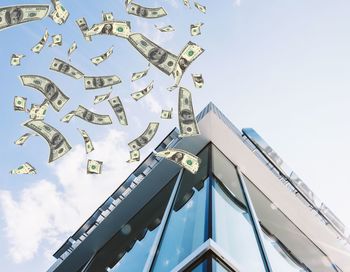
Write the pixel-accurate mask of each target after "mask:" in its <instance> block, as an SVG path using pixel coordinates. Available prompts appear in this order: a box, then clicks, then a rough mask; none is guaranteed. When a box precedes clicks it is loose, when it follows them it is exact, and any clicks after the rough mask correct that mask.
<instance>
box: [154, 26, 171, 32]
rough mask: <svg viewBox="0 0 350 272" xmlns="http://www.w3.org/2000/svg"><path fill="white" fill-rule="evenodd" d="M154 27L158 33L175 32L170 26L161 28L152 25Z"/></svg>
mask: <svg viewBox="0 0 350 272" xmlns="http://www.w3.org/2000/svg"><path fill="white" fill-rule="evenodd" d="M154 27H155V28H156V29H158V30H159V31H160V32H172V31H175V28H173V27H172V26H171V25H167V26H162V27H159V26H157V25H154Z"/></svg>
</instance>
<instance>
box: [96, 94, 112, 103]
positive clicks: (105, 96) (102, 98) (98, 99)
mask: <svg viewBox="0 0 350 272" xmlns="http://www.w3.org/2000/svg"><path fill="white" fill-rule="evenodd" d="M110 95H111V92H109V93H106V94H101V95H96V96H95V99H94V104H98V103H101V102H102V101H105V100H107V99H108V98H109V96H110Z"/></svg>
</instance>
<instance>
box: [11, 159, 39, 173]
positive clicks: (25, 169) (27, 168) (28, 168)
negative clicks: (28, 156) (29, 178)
mask: <svg viewBox="0 0 350 272" xmlns="http://www.w3.org/2000/svg"><path fill="white" fill-rule="evenodd" d="M10 174H12V175H19V174H30V175H35V174H36V169H35V168H34V167H33V166H32V165H31V164H30V163H28V162H26V163H24V164H22V165H20V166H19V167H18V168H16V169H13V170H11V171H10Z"/></svg>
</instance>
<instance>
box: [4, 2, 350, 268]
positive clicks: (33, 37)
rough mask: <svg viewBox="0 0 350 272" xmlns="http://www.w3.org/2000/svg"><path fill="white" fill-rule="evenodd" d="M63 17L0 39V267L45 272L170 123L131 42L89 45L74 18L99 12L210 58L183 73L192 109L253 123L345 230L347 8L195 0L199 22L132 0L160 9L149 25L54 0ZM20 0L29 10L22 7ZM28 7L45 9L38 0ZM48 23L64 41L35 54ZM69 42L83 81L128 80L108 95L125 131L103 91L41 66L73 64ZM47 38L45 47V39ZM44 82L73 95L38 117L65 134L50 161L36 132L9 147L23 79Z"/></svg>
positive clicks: (159, 85)
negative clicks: (88, 117) (90, 166)
mask: <svg viewBox="0 0 350 272" xmlns="http://www.w3.org/2000/svg"><path fill="white" fill-rule="evenodd" d="M61 2H62V4H63V5H64V6H65V8H67V9H68V11H69V12H70V17H69V19H68V21H67V22H66V23H65V24H63V25H61V26H59V25H57V24H55V23H54V22H53V21H52V20H51V19H50V18H45V19H43V20H41V21H36V22H31V23H27V24H22V25H18V26H16V27H12V28H8V29H5V30H2V31H0V41H1V45H0V82H1V85H0V90H1V96H0V124H1V131H2V133H0V144H1V147H2V151H1V154H2V156H0V269H1V271H14V272H17V271H28V272H32V271H46V270H47V269H48V268H49V266H50V265H51V264H52V263H53V262H54V260H55V259H54V258H53V257H52V254H53V253H54V252H55V251H56V250H57V249H58V248H59V247H60V246H61V245H62V243H63V242H64V241H65V240H66V239H67V238H68V237H69V236H70V235H71V234H73V233H74V232H75V230H76V229H77V228H78V227H79V226H80V225H81V224H82V223H83V222H84V221H85V220H86V219H87V218H88V217H89V216H90V215H91V214H92V212H93V211H95V209H96V208H97V207H98V206H99V205H100V204H101V203H102V202H103V201H104V200H105V199H106V198H107V197H108V196H109V195H110V194H111V193H112V192H113V191H114V190H115V189H116V188H117V187H118V185H119V184H120V183H121V182H122V181H123V180H124V179H125V178H126V177H127V176H128V174H129V173H130V172H131V171H132V170H133V169H135V168H136V167H137V165H138V164H137V163H134V164H127V163H126V162H125V161H126V160H127V159H128V155H129V153H128V146H127V143H128V142H130V141H131V140H133V139H134V138H136V137H137V136H139V135H140V134H141V133H142V132H143V131H144V130H145V128H146V127H147V124H148V123H149V122H151V121H156V122H160V127H159V130H158V132H157V134H156V136H155V138H154V139H153V140H152V141H151V142H150V143H149V144H148V145H147V146H146V147H145V148H144V149H142V151H141V155H142V157H141V161H142V160H143V159H144V158H145V157H146V156H147V155H148V154H149V153H150V152H151V151H152V150H153V148H154V147H155V146H156V145H157V144H158V143H159V142H160V141H161V140H162V139H163V138H164V137H165V136H166V135H167V134H168V132H169V131H170V130H171V129H172V128H174V127H176V126H178V121H177V99H178V94H177V92H178V91H177V90H175V91H173V92H168V91H167V87H169V86H171V85H173V78H172V77H169V76H167V75H165V74H163V73H162V72H160V71H159V70H158V69H157V68H155V67H151V69H150V71H149V74H148V75H147V76H146V77H144V78H143V79H141V80H139V81H136V82H134V83H131V81H130V79H131V75H132V73H133V72H138V71H142V70H144V69H145V68H146V67H147V61H146V59H144V58H143V56H142V55H140V54H139V53H138V52H137V50H136V49H134V48H133V47H132V46H131V45H130V44H129V43H128V41H126V40H124V39H120V38H117V37H108V36H96V37H94V38H93V41H92V42H87V41H85V40H84V38H83V36H82V34H81V32H80V30H79V28H78V27H77V25H76V24H75V20H76V19H78V18H80V17H85V18H86V19H87V22H88V24H89V26H90V27H91V25H92V24H94V23H99V22H100V21H101V20H102V18H101V14H102V11H103V12H109V11H111V12H113V14H114V17H115V18H116V19H117V20H129V21H130V22H131V27H132V31H133V32H140V33H143V34H144V35H145V36H147V37H148V38H150V39H151V40H153V41H154V42H156V43H157V44H159V45H161V46H162V47H164V48H166V49H167V50H169V51H170V52H172V53H174V54H179V53H180V52H181V50H182V48H183V47H184V46H185V44H186V43H187V42H188V41H192V42H195V43H197V44H198V45H200V46H201V47H203V48H204V49H205V52H204V53H203V54H202V55H201V56H200V57H199V58H198V59H197V60H195V62H193V63H192V65H191V66H190V67H189V68H188V70H187V71H186V73H185V75H184V77H183V79H182V82H181V85H182V86H184V87H186V88H188V89H189V90H191V92H192V96H193V103H194V109H195V112H196V113H199V112H200V110H201V109H202V108H203V107H205V106H206V105H207V104H208V103H209V102H210V101H212V102H213V103H214V104H216V106H217V107H218V108H219V109H220V110H221V111H222V112H223V113H224V114H225V115H226V116H227V117H228V118H229V119H230V120H231V121H232V122H233V123H234V124H235V125H236V126H237V127H238V128H244V127H252V128H254V129H255V130H256V131H257V132H258V133H259V134H260V135H261V136H262V137H263V138H264V139H265V140H266V141H267V142H268V143H269V144H270V145H271V146H272V147H273V148H274V149H275V150H276V151H277V153H278V154H279V155H280V156H281V157H282V158H283V160H284V161H285V162H286V163H287V164H288V165H289V166H290V167H291V168H292V169H293V170H294V171H295V172H296V173H297V174H298V176H299V177H300V178H302V179H303V181H304V182H305V183H306V184H307V185H308V186H309V187H310V188H311V189H312V190H313V191H314V193H315V194H316V195H317V196H318V197H319V198H320V199H321V200H322V201H323V202H325V203H326V205H327V206H328V207H330V208H331V209H332V210H333V211H334V212H335V214H336V215H337V216H338V217H339V218H340V219H341V220H342V221H343V222H344V223H345V224H346V225H347V226H350V213H349V212H348V207H349V205H350V200H349V197H348V195H349V192H350V185H349V177H348V173H347V170H348V165H349V161H350V160H349V158H348V154H349V153H350V144H349V141H348V139H349V138H350V123H349V122H348V117H349V116H350V107H349V106H348V105H349V102H350V92H349V90H350V77H349V76H348V73H349V71H350V51H349V48H350V36H349V35H348V31H349V28H350V17H349V16H348V10H349V9H350V2H349V1H344V0H339V1H325V0H309V1H301V0H283V1H281V0H240V1H239V0H220V1H209V0H200V3H201V4H204V5H206V6H207V13H206V14H202V13H200V12H199V11H198V10H197V9H195V8H194V7H193V1H190V2H191V6H192V8H190V9H188V8H186V7H185V6H184V5H183V3H182V1H180V0H170V1H165V0H164V1H160V0H158V1H141V0H140V1H138V2H137V3H140V4H142V5H144V6H149V7H158V6H162V7H164V8H165V9H166V11H167V13H168V15H167V16H165V17H162V18H158V19H143V18H138V17H135V16H132V15H129V14H127V13H126V11H125V8H124V1H117V0H104V1H93V0H84V1H83V0H80V1H78V0H76V1H68V0H62V1H61ZM15 3H16V4H28V3H29V1H26V0H16V1H15ZM30 3H33V4H49V3H50V1H48V0H33V1H30ZM13 4H14V1H12V0H0V6H9V5H13ZM199 22H203V23H204V25H203V26H202V30H201V32H202V34H201V35H200V36H196V37H191V35H190V24H194V23H199ZM155 24H156V25H158V26H165V25H168V24H171V25H172V26H173V27H174V28H175V29H176V31H175V32H171V33H161V32H160V31H158V30H157V29H156V28H155V27H154V25H155ZM45 29H47V30H48V32H49V33H50V35H54V34H62V35H63V45H62V46H61V47H53V48H50V47H47V46H46V47H45V48H44V49H43V50H42V52H41V53H40V54H39V55H37V54H34V53H33V52H31V51H30V49H31V48H32V47H33V46H34V45H35V44H36V43H37V42H38V41H39V40H40V39H41V37H42V36H43V34H44V32H45ZM73 41H76V42H77V45H78V49H77V50H76V52H74V53H73V55H72V56H71V59H72V61H71V64H72V65H74V66H75V67H76V68H78V69H80V70H81V71H82V72H84V74H86V75H112V74H115V75H118V76H119V77H120V78H121V79H122V83H121V84H118V85H116V86H114V87H113V89H112V95H113V96H115V95H118V96H120V97H121V99H122V102H123V104H124V107H125V109H126V114H127V117H128V121H129V125H128V126H127V127H123V126H121V125H119V123H118V120H117V118H116V116H115V115H114V113H113V111H112V109H111V108H110V106H109V104H108V102H106V101H105V102H103V103H100V104H98V105H93V98H94V96H95V95H99V94H104V93H107V92H109V91H110V89H108V88H105V89H98V90H94V91H86V90H84V85H83V81H82V80H74V79H72V78H70V77H67V76H65V75H62V74H59V73H56V72H54V71H51V70H49V66H50V64H51V62H52V60H53V58H55V57H56V58H60V59H62V60H65V61H68V57H67V51H68V48H69V47H70V45H71V44H72V43H73ZM50 42H51V39H49V41H48V43H50ZM112 45H113V46H114V53H113V55H112V56H111V57H110V58H109V59H108V60H106V61H105V62H103V63H102V64H100V65H99V66H97V67H96V66H95V65H93V64H92V63H91V62H90V58H92V57H95V56H97V55H100V54H102V53H104V52H105V51H107V50H108V49H109V48H110V47H111V46H112ZM13 53H16V54H25V55H26V57H25V58H23V59H22V61H21V66H18V67H12V66H10V64H9V63H10V57H11V55H12V54H13ZM191 73H202V74H203V78H204V81H205V85H204V87H203V88H202V89H196V88H194V85H193V82H192V78H191ZM23 74H36V75H42V76H45V77H48V78H50V79H52V80H53V81H54V82H55V83H56V84H57V85H58V86H59V88H60V89H61V90H62V91H63V92H64V93H65V94H66V95H67V96H69V97H70V100H69V102H68V103H67V104H66V105H65V106H64V107H63V109H62V110H61V111H60V112H55V111H53V110H52V108H50V109H49V110H48V114H47V117H46V119H45V120H46V122H47V123H49V124H51V125H52V126H54V127H55V128H57V129H58V130H59V131H61V132H62V133H63V135H64V136H65V137H66V138H67V140H68V141H69V143H70V145H71V146H72V150H71V151H70V152H69V153H67V154H66V155H65V156H64V157H62V158H60V159H59V160H57V161H55V162H52V163H50V164H49V163H48V156H49V149H48V145H47V143H46V142H45V140H44V139H42V138H41V137H31V138H30V139H29V140H28V141H27V142H26V143H25V144H24V145H23V146H16V145H15V144H14V143H13V142H14V141H15V140H16V139H17V138H19V137H20V136H21V135H22V134H24V133H25V132H28V130H27V129H26V128H25V127H23V126H21V124H23V123H24V122H25V121H26V120H27V118H28V116H27V115H26V114H25V113H21V112H14V111H13V98H14V96H16V95H17V96H24V97H27V98H28V100H27V103H28V105H29V106H30V104H31V103H41V102H42V101H43V98H44V97H43V95H42V94H41V93H40V92H38V91H36V90H34V89H32V88H28V87H24V86H22V84H21V82H20V81H19V79H18V78H19V76H20V75H23ZM152 80H154V89H153V90H152V91H151V93H150V94H149V95H148V96H146V97H144V98H143V99H141V100H139V101H138V102H136V101H134V100H133V99H132V98H131V97H130V93H132V92H133V91H137V90H140V89H141V88H143V87H145V86H147V85H148V84H149V83H150V82H151V81H152ZM80 104H81V105H84V106H86V107H87V108H89V109H90V110H92V111H94V112H97V113H101V114H109V115H110V116H111V118H112V119H113V124H112V125H110V126H96V125H92V124H89V123H86V122H85V121H83V120H80V119H72V121H71V122H70V123H69V124H66V123H62V122H60V121H59V119H60V118H62V117H63V116H64V115H65V114H66V113H68V112H69V111H71V110H74V109H75V108H76V107H77V106H78V105H80ZM171 107H173V108H174V118H173V119H171V120H162V119H160V112H161V110H162V109H170V108H171ZM77 128H79V129H84V130H86V131H87V132H88V133H89V135H90V137H91V139H92V141H93V143H94V146H95V151H94V152H92V153H90V154H88V155H86V154H85V150H84V145H83V144H84V142H83V139H82V137H81V135H80V134H79V132H78V130H77ZM88 158H89V159H96V160H101V161H103V162H104V164H103V173H102V174H101V175H96V176H91V175H87V174H86V169H85V168H86V160H87V159H88ZM24 162H30V163H31V164H32V165H33V166H35V167H36V169H37V172H38V174H37V175H28V176H27V175H25V176H24V175H18V176H16V175H10V174H9V170H11V169H13V168H16V167H18V166H19V165H20V164H22V163H24Z"/></svg>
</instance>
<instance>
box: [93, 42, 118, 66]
mask: <svg viewBox="0 0 350 272" xmlns="http://www.w3.org/2000/svg"><path fill="white" fill-rule="evenodd" d="M112 54H113V46H112V47H111V48H109V49H108V50H107V51H106V52H105V53H103V54H102V55H99V56H97V57H94V58H91V59H90V60H91V62H92V63H93V64H95V65H96V66H97V65H99V64H100V63H101V62H103V61H105V60H106V59H108V58H109V57H110V56H111V55H112Z"/></svg>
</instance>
